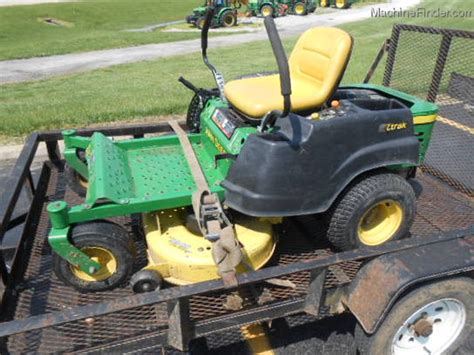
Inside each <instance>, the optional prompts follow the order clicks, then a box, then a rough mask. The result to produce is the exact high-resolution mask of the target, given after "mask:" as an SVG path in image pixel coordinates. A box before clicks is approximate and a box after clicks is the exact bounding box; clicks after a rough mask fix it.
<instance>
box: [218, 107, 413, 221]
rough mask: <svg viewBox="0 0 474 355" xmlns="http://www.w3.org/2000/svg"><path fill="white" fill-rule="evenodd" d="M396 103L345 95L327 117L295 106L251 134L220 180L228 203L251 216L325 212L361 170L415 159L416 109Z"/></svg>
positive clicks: (411, 162) (411, 163)
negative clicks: (301, 112) (304, 113)
mask: <svg viewBox="0 0 474 355" xmlns="http://www.w3.org/2000/svg"><path fill="white" fill-rule="evenodd" d="M343 101H345V100H343ZM390 101H393V100H390ZM396 103H397V104H398V107H399V108H392V107H393V105H392V104H389V107H390V109H384V107H383V106H384V105H383V104H382V103H379V104H378V106H375V107H372V108H371V109H370V110H369V109H367V108H365V107H364V106H367V102H365V101H361V102H360V103H359V104H355V103H352V102H349V101H347V102H343V104H342V107H341V108H342V109H341V110H340V111H339V110H338V111H337V112H338V114H336V115H334V116H333V117H332V118H330V119H326V120H319V121H314V120H309V119H307V118H305V117H301V116H298V115H295V114H291V115H290V116H289V117H288V118H281V119H279V120H278V121H277V123H276V127H277V128H278V131H277V132H274V133H263V134H254V135H251V136H249V138H248V139H247V141H246V143H245V145H244V147H243V148H242V150H241V152H240V154H239V156H238V158H237V160H236V161H235V162H234V164H233V165H232V167H231V169H230V171H229V174H228V176H227V179H226V180H224V181H223V182H222V186H223V187H224V188H225V189H226V200H225V203H226V205H228V206H229V207H231V208H233V209H235V210H237V211H239V212H242V213H245V214H247V215H251V216H294V215H303V214H312V213H319V212H324V211H326V210H327V209H328V208H329V207H330V206H331V204H332V203H333V201H334V200H335V199H336V197H337V196H338V195H339V194H340V193H341V191H342V190H343V189H344V188H345V187H346V186H347V185H348V184H349V183H350V182H351V181H352V180H353V179H354V178H355V177H357V176H358V175H360V174H362V173H364V172H367V171H370V170H373V169H377V168H381V167H386V166H390V165H397V164H410V165H412V166H415V165H417V163H418V154H419V142H418V139H417V138H416V136H415V134H414V130H413V117H412V114H411V111H410V110H409V109H408V108H406V107H405V106H403V105H401V104H400V103H398V102H396ZM395 106H396V105H395ZM339 112H341V114H339ZM323 117H324V113H323Z"/></svg>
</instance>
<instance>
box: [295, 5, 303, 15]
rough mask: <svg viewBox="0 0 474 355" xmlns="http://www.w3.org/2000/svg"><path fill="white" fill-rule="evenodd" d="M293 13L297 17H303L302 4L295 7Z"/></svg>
mask: <svg viewBox="0 0 474 355" xmlns="http://www.w3.org/2000/svg"><path fill="white" fill-rule="evenodd" d="M295 13H296V14H297V15H303V14H304V5H303V4H298V5H296V6H295Z"/></svg>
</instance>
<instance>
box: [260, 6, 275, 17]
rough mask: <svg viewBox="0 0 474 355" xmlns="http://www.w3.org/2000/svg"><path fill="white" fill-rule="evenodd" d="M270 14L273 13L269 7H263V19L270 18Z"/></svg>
mask: <svg viewBox="0 0 474 355" xmlns="http://www.w3.org/2000/svg"><path fill="white" fill-rule="evenodd" d="M272 13H273V11H272V9H271V8H270V7H268V6H266V7H264V8H263V9H262V15H263V16H264V17H267V16H271V15H272Z"/></svg>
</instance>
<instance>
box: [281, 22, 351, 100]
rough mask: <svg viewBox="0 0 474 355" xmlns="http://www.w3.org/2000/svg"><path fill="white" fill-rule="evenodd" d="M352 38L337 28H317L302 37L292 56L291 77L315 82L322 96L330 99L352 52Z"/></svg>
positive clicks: (290, 62) (319, 94) (290, 61)
mask: <svg viewBox="0 0 474 355" xmlns="http://www.w3.org/2000/svg"><path fill="white" fill-rule="evenodd" d="M352 42H353V41H352V37H351V36H350V35H349V34H348V33H347V32H345V31H343V30H341V29H339V28H334V27H315V28H312V29H310V30H307V31H306V32H305V33H303V35H302V36H301V37H300V38H299V40H298V42H297V43H296V46H295V48H294V49H293V52H292V54H291V56H290V60H289V64H290V71H291V76H292V78H295V79H296V78H298V79H300V80H301V79H303V80H308V81H312V82H313V83H314V84H317V86H319V87H320V89H319V90H318V96H319V97H325V98H326V99H325V100H328V99H329V98H330V96H331V95H332V94H333V92H334V90H336V88H337V86H338V85H339V82H340V80H341V78H342V76H343V74H344V71H345V69H346V66H347V63H348V62H349V58H350V56H351V51H352Z"/></svg>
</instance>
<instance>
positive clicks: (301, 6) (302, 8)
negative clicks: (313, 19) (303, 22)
mask: <svg viewBox="0 0 474 355" xmlns="http://www.w3.org/2000/svg"><path fill="white" fill-rule="evenodd" d="M293 12H294V14H295V15H298V16H305V15H307V14H308V10H307V8H306V4H305V3H303V2H297V3H296V4H295V6H293Z"/></svg>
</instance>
